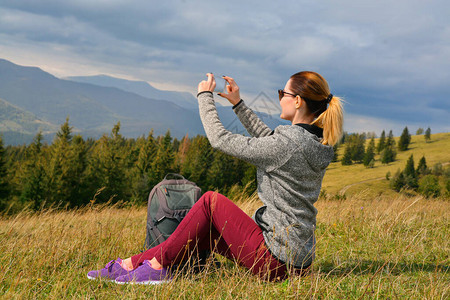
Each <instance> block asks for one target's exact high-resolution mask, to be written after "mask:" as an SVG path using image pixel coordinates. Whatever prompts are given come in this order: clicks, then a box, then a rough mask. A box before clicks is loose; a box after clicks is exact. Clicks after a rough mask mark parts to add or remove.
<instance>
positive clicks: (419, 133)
mask: <svg viewBox="0 0 450 300" xmlns="http://www.w3.org/2000/svg"><path fill="white" fill-rule="evenodd" d="M422 133H423V128H422V127H420V128H418V129H417V131H416V135H421V134H422Z"/></svg>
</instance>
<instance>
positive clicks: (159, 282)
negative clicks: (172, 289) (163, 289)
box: [114, 280, 171, 285]
mask: <svg viewBox="0 0 450 300" xmlns="http://www.w3.org/2000/svg"><path fill="white" fill-rule="evenodd" d="M170 281H171V280H149V281H140V282H136V281H129V282H120V281H117V280H115V281H114V282H115V283H117V284H141V285H155V284H162V283H169V282H170Z"/></svg>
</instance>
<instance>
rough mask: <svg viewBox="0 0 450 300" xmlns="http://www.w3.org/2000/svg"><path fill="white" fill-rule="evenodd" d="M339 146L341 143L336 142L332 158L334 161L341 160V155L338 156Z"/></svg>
mask: <svg viewBox="0 0 450 300" xmlns="http://www.w3.org/2000/svg"><path fill="white" fill-rule="evenodd" d="M339 146H340V143H336V144H334V146H333V159H332V160H331V161H332V162H337V161H338V160H339V156H338V148H339Z"/></svg>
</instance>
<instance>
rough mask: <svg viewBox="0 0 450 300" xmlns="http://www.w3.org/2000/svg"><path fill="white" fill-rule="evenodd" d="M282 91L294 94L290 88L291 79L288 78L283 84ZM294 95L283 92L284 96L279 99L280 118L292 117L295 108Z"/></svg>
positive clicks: (290, 119)
mask: <svg viewBox="0 0 450 300" xmlns="http://www.w3.org/2000/svg"><path fill="white" fill-rule="evenodd" d="M284 91H285V92H287V93H290V94H295V93H294V92H293V91H292V90H291V80H290V79H289V80H288V82H287V83H286V85H285V86H284ZM295 100H296V98H295V96H292V95H289V94H284V97H283V98H281V100H280V105H281V115H280V118H282V119H284V120H288V121H291V122H292V120H293V119H294V116H295V112H296V110H297V109H296V108H295Z"/></svg>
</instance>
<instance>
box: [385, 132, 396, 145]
mask: <svg viewBox="0 0 450 300" xmlns="http://www.w3.org/2000/svg"><path fill="white" fill-rule="evenodd" d="M389 146H391V147H395V140H394V134H393V133H392V130H389V135H388V138H387V141H386V147H389Z"/></svg>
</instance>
